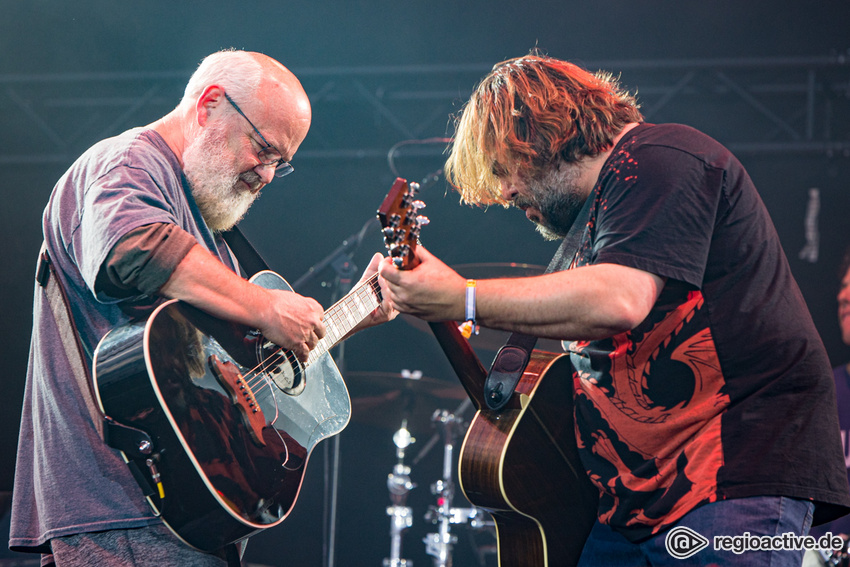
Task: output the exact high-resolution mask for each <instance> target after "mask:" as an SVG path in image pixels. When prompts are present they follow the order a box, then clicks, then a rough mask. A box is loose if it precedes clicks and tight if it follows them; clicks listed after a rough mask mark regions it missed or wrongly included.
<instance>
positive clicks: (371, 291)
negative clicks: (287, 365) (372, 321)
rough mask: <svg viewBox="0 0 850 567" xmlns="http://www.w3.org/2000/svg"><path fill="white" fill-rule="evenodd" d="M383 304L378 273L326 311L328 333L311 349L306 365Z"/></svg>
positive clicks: (358, 285) (325, 320)
mask: <svg viewBox="0 0 850 567" xmlns="http://www.w3.org/2000/svg"><path fill="white" fill-rule="evenodd" d="M380 305H381V286H380V285H379V284H378V275H377V274H375V275H373V276H372V277H371V278H369V279H368V280H366V281H364V282H360V283H359V284H357V285H356V286H355V287H354V289H352V290H351V291H350V292H348V294H346V296H345V297H343V298H342V299H340V300H339V301H337V302H336V303H334V304H333V305H332V306H331V307H330V308H329V309H328V310H327V311H325V315H324V317H322V322H323V323H324V324H325V329H326V330H327V334H325V336H324V337H322V339H321V340H319V342H318V343H317V344H316V348H314V349H313V350H311V351H310V355H309V356H308V357H307V362H306V364H305V366H309V365H310V364H312V363H313V362H315V361H316V360H317V359H318V358H319V357H320V356H322V355H323V354H324V353H326V352H328V351H329V350H330V349H332V348H333V347H334V346H335V345H336V344H337V343H338V342H339V341H340V340H341V339H342V338H343V337H344V336H345V335H347V334H348V332H349V331H351V330H352V329H353V328H354V327H356V326H357V324H358V323H360V322H361V321H362V320H363V319H365V318H366V317H367V316H368V315H369V314H370V313H371V312H372V311H374V310H375V309H377V308H378V306H380Z"/></svg>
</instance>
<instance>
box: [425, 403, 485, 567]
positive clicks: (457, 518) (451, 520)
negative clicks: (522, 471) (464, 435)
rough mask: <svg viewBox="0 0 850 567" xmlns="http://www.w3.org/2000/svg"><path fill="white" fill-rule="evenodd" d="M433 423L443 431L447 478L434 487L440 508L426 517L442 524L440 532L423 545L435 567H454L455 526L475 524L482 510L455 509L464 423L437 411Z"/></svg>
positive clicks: (445, 412)
mask: <svg viewBox="0 0 850 567" xmlns="http://www.w3.org/2000/svg"><path fill="white" fill-rule="evenodd" d="M431 419H432V421H434V422H437V423H440V424H441V425H442V428H443V478H442V479H441V480H438V481H437V482H435V483H434V484H432V485H431V493H432V494H434V495H435V496H436V497H437V505H436V506H430V507H429V510H428V513H427V514H426V515H425V519H426V520H430V521H431V522H432V523H434V524H439V531H438V533H432V534H428V535H426V536H425V538H424V539H423V540H422V541H424V542H425V551H426V553H428V555H431V556H433V557H434V560H433V564H434V567H451V565H452V548H453V546H454V544H455V543H457V536H455V535H452V534H451V524H460V523H465V522H467V521H468V520H474V519H475V518H476V517H477V515H478V510H477V509H475V508H453V507H452V499H453V498H454V490H455V485H454V481H453V480H452V469H453V467H454V443H455V437H456V436H457V429H458V426H462V424H463V420H462V419H461V418H460V417H457V416H455V415H454V414H452V413H451V412H449V411H447V410H437V411H435V412H434V415H433V416H432V417H431Z"/></svg>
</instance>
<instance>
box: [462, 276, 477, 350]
mask: <svg viewBox="0 0 850 567" xmlns="http://www.w3.org/2000/svg"><path fill="white" fill-rule="evenodd" d="M476 283H477V282H476V281H475V280H466V303H465V313H466V320H465V321H464V323H463V324H462V325H461V326H460V332H461V333H462V334H463V336H464V337H466V338H467V339H468V338H469V337H470V336H472V334H473V333H475V334H476V335H477V334H478V324H477V323H476V322H475V284H476Z"/></svg>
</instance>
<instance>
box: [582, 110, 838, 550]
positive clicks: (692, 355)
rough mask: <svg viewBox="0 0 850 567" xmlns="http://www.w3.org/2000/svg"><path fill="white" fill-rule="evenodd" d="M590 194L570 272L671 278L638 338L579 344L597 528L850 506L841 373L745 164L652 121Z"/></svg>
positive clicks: (625, 143) (633, 528) (822, 516)
mask: <svg viewBox="0 0 850 567" xmlns="http://www.w3.org/2000/svg"><path fill="white" fill-rule="evenodd" d="M590 198H591V199H594V201H593V204H592V208H591V211H590V218H589V221H588V229H587V231H586V232H585V235H584V239H583V241H582V243H581V245H580V247H579V252H578V254H577V257H576V260H575V263H574V267H579V266H583V265H588V264H602V263H609V264H619V265H624V266H629V267H632V268H637V269H640V270H644V271H646V272H650V273H653V274H656V275H658V276H660V277H663V278H666V279H667V283H666V285H665V287H664V290H663V291H662V293H661V296H660V297H659V299H658V301H657V303H656V305H655V306H654V307H653V309H652V311H651V313H650V314H649V316H648V317H647V318H646V320H645V321H643V322H642V323H641V324H640V325H638V326H637V327H636V328H635V329H633V330H631V331H629V332H626V333H622V334H619V335H616V336H614V337H611V338H608V339H604V340H597V341H590V342H582V341H576V342H573V343H571V344H570V345H569V350H570V352H571V358H572V361H573V364H574V366H575V369H576V372H575V374H574V376H573V380H574V384H575V397H576V410H575V411H576V434H577V438H578V444H579V450H580V453H581V458H582V462H583V464H584V466H585V468H586V469H587V471H588V474H589V475H590V477H591V480H592V481H593V482H594V483H595V484H596V485H597V487H598V488H599V489H600V494H601V500H600V508H599V519H600V521H602V522H603V523H607V524H609V525H611V526H612V527H613V528H615V529H617V530H618V531H620V532H621V533H623V534H624V535H625V536H626V537H628V538H629V539H631V540H633V541H639V540H641V539H644V538H646V537H648V536H650V535H652V534H655V533H658V532H660V531H661V530H663V529H664V528H666V527H669V526H670V525H672V524H674V523H675V522H676V521H678V520H679V519H680V518H681V517H682V516H684V515H685V514H686V513H688V512H689V511H690V510H692V509H694V508H695V507H697V506H699V505H701V504H705V503H708V502H713V501H716V500H722V499H727V498H740V497H747V496H759V495H782V496H790V497H795V498H802V499H809V500H813V501H815V503H816V509H815V523H820V522H823V521H828V520H830V519H832V518H834V517H835V516H837V515H841V514H845V513H847V512H848V511H850V510H848V507H850V489H848V485H847V475H846V470H845V468H844V458H843V451H842V448H841V442H840V436H839V426H838V418H837V414H836V411H835V391H834V386H833V378H832V371H831V368H830V364H829V361H828V358H827V355H826V352H825V350H824V347H823V344H822V342H821V340H820V338H819V336H818V334H817V331H816V330H815V326H814V324H813V322H812V319H811V316H810V314H809V312H808V309H807V307H806V304H805V302H804V300H803V297H802V295H801V293H800V291H799V289H798V287H797V284H796V282H795V281H794V279H793V276H792V274H791V270H790V267H789V266H788V262H787V260H786V258H785V255H784V253H783V251H782V247H781V245H780V242H779V237H778V236H777V234H776V231H775V229H774V227H773V223H772V221H771V220H770V217H769V215H768V213H767V210H766V208H765V206H764V204H763V203H762V201H761V199H760V197H759V196H758V193H757V192H756V189H755V187H754V185H753V183H752V181H751V180H750V178H749V176H748V175H747V173H746V171H745V170H744V168H743V166H742V165H741V164H740V163H739V162H738V160H737V159H735V157H734V156H733V155H732V154H731V153H730V152H729V151H728V150H726V149H725V148H724V147H723V146H721V145H720V144H719V143H717V142H716V141H714V140H712V139H711V138H709V137H708V136H706V135H704V134H702V133H700V132H698V131H696V130H694V129H692V128H690V127H687V126H682V125H674V124H667V125H653V124H641V125H639V126H638V127H636V128H634V129H632V130H631V131H630V132H627V133H626V135H625V136H624V137H623V138H622V139H621V140H620V142H619V143H618V145H617V146H616V147H615V149H614V151H613V152H612V154H611V156H610V157H609V159H608V161H607V162H606V164H605V166H604V167H603V169H602V172H601V174H600V178H599V182H598V184H597V186H596V189H595V191H594V192H593V193H591V195H590Z"/></svg>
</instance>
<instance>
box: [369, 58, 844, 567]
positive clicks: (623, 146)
mask: <svg viewBox="0 0 850 567" xmlns="http://www.w3.org/2000/svg"><path fill="white" fill-rule="evenodd" d="M445 170H446V174H447V178H448V180H449V181H450V182H451V183H452V185H454V186H455V187H456V188H457V189H458V191H459V192H460V194H461V196H462V199H463V200H464V201H466V202H468V203H473V204H477V205H488V204H501V205H504V206H513V207H517V208H520V209H522V210H523V211H524V212H525V215H526V217H528V219H529V220H531V221H532V222H533V223H534V224H535V225H536V226H537V230H538V231H539V232H540V233H541V234H542V235H543V236H544V237H545V238H549V239H560V238H564V237H565V235H567V233H568V232H569V230H570V227H571V226H572V225H573V223H574V221H575V220H576V218H577V217H579V214H580V212H582V211H581V210H582V208H583V206H585V205H587V207H589V209H588V212H587V217H584V216H581V217H579V218H581V219H582V220H581V221H580V222H581V223H583V225H580V226H579V228H580V230H581V231H582V234H581V236H580V241H579V244H578V246H577V250H576V252H575V254H574V255H571V256H570V257H568V258H566V259H565V260H566V262H565V264H564V265H563V266H562V267H564V268H569V269H563V270H560V271H555V272H553V273H549V274H546V275H541V276H536V277H526V278H516V279H488V280H478V281H477V282H475V281H467V280H466V279H464V278H463V277H461V276H460V275H459V274H457V273H456V272H455V271H453V270H452V269H450V268H449V267H448V266H446V265H445V264H444V263H442V262H441V261H440V260H438V259H437V258H436V257H435V256H434V255H433V254H431V253H430V252H429V251H428V250H426V249H425V248H423V247H419V248H418V254H419V259H420V260H421V263H420V264H419V265H418V266H417V267H416V268H414V269H412V270H409V271H402V270H397V269H395V268H394V266H393V264H392V262H391V261H390V260H385V261H384V263H382V265H381V268H380V273H381V275H382V277H383V278H384V279H385V280H386V282H387V287H388V289H387V291H386V295H387V296H388V297H389V298H390V300H391V301H392V303H393V305H394V307H396V308H397V309H398V310H399V311H401V312H407V313H410V314H414V315H417V316H419V317H422V318H423V319H426V320H432V321H434V320H453V321H464V320H469V319H474V321H470V323H473V324H476V325H481V326H486V327H492V328H496V329H504V330H509V331H514V332H521V333H527V334H530V335H534V336H538V337H548V338H555V339H561V340H563V341H564V344H565V348H566V349H567V351H568V352H569V355H570V358H571V360H572V363H573V368H574V372H573V376H572V377H571V379H572V382H573V385H574V398H575V412H574V418H575V433H576V440H577V444H578V448H579V453H580V457H581V462H582V465H583V467H584V469H585V470H586V472H587V475H588V476H589V478H590V480H591V481H592V483H593V484H594V485H595V486H596V488H597V489H598V492H599V508H598V520H597V522H596V524H595V525H594V527H593V529H592V530H591V532H590V535H589V537H588V539H587V542H586V545H585V547H584V551H583V553H582V558H581V565H586V566H594V567H596V566H600V565H631V566H636V565H664V564H676V565H678V564H680V563H678V562H679V559H678V558H676V557H674V555H673V554H671V552H670V551H669V550H668V549H669V548H667V547H666V546H665V537H666V535H667V534H668V533H671V531H672V529H673V528H674V527H686V528H688V529H690V530H692V531H693V532H696V533H697V534H700V535H701V536H703V537H704V538H707V540H708V541H709V544H708V546H707V547H706V548H705V549H701V550H700V551H699V552H697V553H695V554H694V555H693V556H692V557H689V558H688V564H700V565H709V564H736V563H737V564H747V565H774V566H775V565H799V564H800V561H801V559H802V554H803V550H802V548H800V549H796V550H786V549H783V548H782V544H781V543H780V544H777V545H775V546H774V548H773V549H764V550H753V551H745V552H744V553H737V552H736V551H741V549H737V550H734V551H733V550H732V549H731V548H729V549H723V546H722V545H721V546H719V548H716V546H715V545H713V537H714V536H723V535H727V536H741V535H743V534H745V533H749V534H751V535H757V536H762V535H764V536H768V537H771V536H776V535H778V534H784V533H789V532H790V533H792V534H797V535H804V534H807V533H808V530H809V528H810V525H811V523H812V518H814V521H815V523H820V522H824V521H827V520H830V519H832V518H834V517H837V516H840V515H842V514H845V513H847V511H848V506H850V496H849V495H848V486H847V478H846V475H845V473H844V465H843V459H842V453H841V445H840V440H839V438H838V424H837V416H836V412H835V409H834V405H835V392H834V387H833V381H832V375H831V372H830V367H829V363H828V359H827V356H826V352H825V349H824V347H823V345H822V342H821V340H820V338H819V337H818V334H817V332H816V330H815V327H814V324H813V322H812V319H811V316H810V314H809V312H808V310H807V308H806V305H805V302H804V300H803V298H802V296H801V293H800V291H799V289H798V287H797V285H796V283H795V281H794V279H793V277H792V274H791V271H790V268H789V266H788V263H787V260H786V258H785V256H784V253H783V251H782V248H781V246H780V242H779V239H778V236H777V234H776V231H775V229H774V227H773V224H772V221H771V220H770V218H769V215H768V213H767V210H766V209H765V207H764V205H763V203H762V201H761V199H760V197H759V196H758V193H757V192H756V189H755V187H754V185H753V183H752V181H751V180H750V178H749V176H748V175H747V173H746V171H745V170H744V168H743V166H742V165H741V164H740V163H739V162H738V160H737V159H736V158H735V157H734V156H733V155H732V154H731V153H730V152H729V151H728V150H726V149H725V148H724V147H723V146H721V145H720V144H719V143H717V142H716V141H714V140H712V139H711V138H709V137H708V136H706V135H704V134H702V133H700V132H698V131H696V130H694V129H692V128H690V127H687V126H683V125H674V124H663V125H662V124H659V125H656V124H648V123H645V122H644V120H643V116H642V115H641V113H640V111H639V109H638V105H637V103H636V100H635V98H634V97H632V96H631V95H629V94H628V93H627V92H625V91H624V90H623V89H622V88H621V87H620V85H619V84H618V82H617V81H616V80H615V79H614V78H613V77H612V76H611V75H610V74H606V73H601V72H600V73H596V74H593V73H589V72H587V71H585V70H583V69H581V68H579V67H577V66H575V65H572V64H570V63H567V62H565V61H560V60H557V59H553V58H550V57H544V56H540V55H538V54H532V55H528V56H525V57H520V58H516V59H511V60H508V61H505V62H502V63H499V64H497V65H496V66H495V67H494V68H493V70H492V71H491V72H490V73H489V74H488V75H487V76H486V77H485V78H484V79H483V80H482V82H481V83H480V85H479V86H478V87H477V89H476V90H475V91H474V93H473V95H472V97H471V98H470V100H469V102H468V103H467V104H466V105H465V107H464V108H463V110H462V112H461V114H460V117H459V119H458V120H457V123H456V134H455V137H454V143H453V146H452V149H451V154H450V156H449V158H448V161H447V164H446V168H445ZM570 252H572V251H570ZM470 289H471V291H468V290H470ZM471 307H472V309H471ZM563 379H570V377H568V376H564V377H563ZM565 418H566V417H565ZM814 462H817V463H818V466H817V467H813V466H812V463H814ZM529 482H534V479H529ZM564 513H565V514H568V513H569V510H564ZM786 547H787V546H786ZM679 555H680V557H681V554H679Z"/></svg>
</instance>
